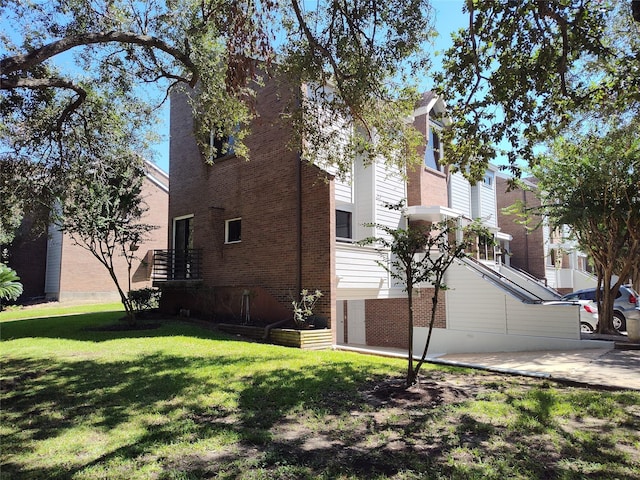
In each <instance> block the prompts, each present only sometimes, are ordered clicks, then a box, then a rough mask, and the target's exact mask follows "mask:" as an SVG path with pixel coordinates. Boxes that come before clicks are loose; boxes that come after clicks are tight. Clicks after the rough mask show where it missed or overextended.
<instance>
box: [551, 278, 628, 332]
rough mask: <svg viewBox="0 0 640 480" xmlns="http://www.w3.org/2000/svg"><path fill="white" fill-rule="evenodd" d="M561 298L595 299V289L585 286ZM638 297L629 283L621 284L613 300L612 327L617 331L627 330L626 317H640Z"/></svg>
mask: <svg viewBox="0 0 640 480" xmlns="http://www.w3.org/2000/svg"><path fill="white" fill-rule="evenodd" d="M561 300H591V301H593V302H595V300H596V289H595V288H585V289H584V290H576V291H575V292H572V293H568V294H567V295H565V296H564V297H562V298H561ZM638 307H640V298H639V296H638V292H636V291H635V290H634V289H633V287H632V286H631V285H622V286H621V287H620V290H618V295H617V296H616V299H615V301H614V302H613V328H615V329H616V331H618V332H626V331H627V318H640V310H639V309H638Z"/></svg>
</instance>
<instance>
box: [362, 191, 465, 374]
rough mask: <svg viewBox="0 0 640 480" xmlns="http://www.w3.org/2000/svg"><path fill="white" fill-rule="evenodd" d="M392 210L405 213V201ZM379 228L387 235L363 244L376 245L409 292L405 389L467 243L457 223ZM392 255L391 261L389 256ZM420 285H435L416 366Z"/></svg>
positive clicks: (387, 266)
mask: <svg viewBox="0 0 640 480" xmlns="http://www.w3.org/2000/svg"><path fill="white" fill-rule="evenodd" d="M385 206H386V207H387V208H389V209H391V210H400V211H403V210H404V202H400V203H398V204H386V205H385ZM370 226H373V227H376V228H377V229H380V230H381V231H382V232H383V233H384V235H383V236H379V237H368V238H366V239H364V240H362V241H361V242H359V243H360V244H361V245H375V246H376V249H377V250H378V251H379V252H380V253H381V254H382V255H383V257H384V258H385V261H378V264H379V265H380V266H381V267H382V268H384V269H385V270H386V271H387V272H389V274H390V275H391V277H392V278H394V279H396V280H398V281H399V282H401V283H402V284H403V285H404V291H406V292H407V304H408V322H409V325H408V327H409V338H408V340H407V360H408V363H407V377H406V386H407V387H409V386H411V385H413V384H415V383H416V381H417V378H418V374H419V373H420V368H421V367H422V365H423V363H424V361H425V359H426V356H427V351H428V349H429V343H430V342H431V333H432V331H433V325H434V322H435V319H436V311H437V307H438V297H439V293H440V291H443V290H446V289H447V285H446V284H445V283H444V275H445V273H446V272H447V270H448V268H449V267H450V266H451V264H452V263H453V261H454V260H455V259H456V258H461V257H463V256H464V255H465V253H464V250H465V248H466V246H467V245H466V243H465V242H458V241H456V231H457V230H458V226H457V221H456V220H446V221H442V222H438V223H433V224H430V225H428V226H427V225H424V224H410V223H409V224H408V225H407V226H406V227H398V228H392V227H389V226H388V225H384V224H371V225H370ZM387 255H390V258H389V259H388V261H387V260H386V256H387ZM420 284H430V285H431V286H433V289H434V291H433V297H432V300H431V315H430V318H429V330H428V334H427V340H426V342H425V346H424V350H423V352H422V356H421V358H420V360H419V361H418V362H417V363H416V364H415V367H414V363H413V358H414V355H413V328H414V298H413V294H414V288H416V287H417V286H419V285H420Z"/></svg>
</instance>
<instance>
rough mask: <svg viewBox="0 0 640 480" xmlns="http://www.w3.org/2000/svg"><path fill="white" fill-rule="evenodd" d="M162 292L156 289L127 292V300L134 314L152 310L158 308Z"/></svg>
mask: <svg viewBox="0 0 640 480" xmlns="http://www.w3.org/2000/svg"><path fill="white" fill-rule="evenodd" d="M161 294H162V292H161V291H160V290H158V289H157V288H141V289H139V290H131V291H130V292H129V300H131V304H132V306H133V309H134V310H135V311H136V312H144V311H148V310H153V309H155V308H158V307H159V306H160V295H161Z"/></svg>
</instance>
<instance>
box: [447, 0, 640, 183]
mask: <svg viewBox="0 0 640 480" xmlns="http://www.w3.org/2000/svg"><path fill="white" fill-rule="evenodd" d="M465 11H466V12H467V13H468V16H469V26H468V28H466V29H463V30H460V31H459V32H457V33H456V34H455V35H454V38H453V40H454V43H453V46H452V47H451V49H449V50H448V51H447V52H446V54H445V59H444V61H443V71H442V72H441V73H440V74H438V75H436V84H437V88H436V90H437V91H438V93H439V94H441V95H444V96H445V97H446V98H447V99H448V102H447V103H448V107H449V114H450V116H451V119H452V122H451V125H450V126H449V127H448V128H447V129H446V131H445V132H444V139H445V141H446V142H448V148H447V160H448V161H449V162H450V163H453V164H456V165H458V166H459V167H460V168H461V170H462V171H463V172H465V173H467V174H468V175H469V176H470V177H473V178H476V179H478V178H481V176H482V175H483V173H484V171H485V169H486V166H487V162H489V161H491V160H492V159H494V158H495V157H496V156H498V155H502V154H506V155H507V157H508V159H509V162H510V165H511V167H512V170H513V171H514V172H515V173H519V167H518V164H517V163H516V162H521V161H524V162H525V163H527V162H529V163H533V161H534V158H535V152H534V148H535V147H536V145H539V144H540V143H541V142H543V141H545V140H547V139H552V138H554V137H555V136H557V135H558V134H559V133H560V132H562V131H563V129H564V128H566V127H568V126H571V125H573V124H576V123H580V122H581V121H582V120H584V119H585V116H586V117H588V118H591V117H601V118H606V117H607V116H608V115H610V114H612V113H618V114H621V113H624V112H627V113H628V116H629V117H633V116H635V115H637V114H638V112H639V110H640V108H639V107H640V74H639V72H638V61H637V55H638V52H639V51H640V24H638V23H637V22H635V23H634V21H633V19H632V17H631V9H630V3H629V2H626V1H608V0H535V1H534V0H531V1H505V0H487V1H482V2H480V1H477V0H467V1H466V2H465Z"/></svg>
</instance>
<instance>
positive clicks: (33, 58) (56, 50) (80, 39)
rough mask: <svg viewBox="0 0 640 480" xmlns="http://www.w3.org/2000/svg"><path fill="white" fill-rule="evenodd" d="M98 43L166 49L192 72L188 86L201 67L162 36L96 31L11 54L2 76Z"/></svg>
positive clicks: (3, 62)
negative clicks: (74, 49)
mask: <svg viewBox="0 0 640 480" xmlns="http://www.w3.org/2000/svg"><path fill="white" fill-rule="evenodd" d="M97 43H124V44H131V45H140V46H143V47H147V48H151V49H157V50H161V51H163V52H165V53H166V54H168V55H170V56H171V57H173V58H174V59H175V60H177V61H178V62H180V63H181V64H182V65H183V66H184V67H185V68H186V69H187V70H189V71H190V72H191V78H190V79H187V78H183V79H182V81H184V82H185V83H188V84H189V86H191V87H194V86H195V84H196V83H197V81H198V78H199V75H198V69H197V67H196V65H195V64H194V63H193V62H192V61H191V58H189V56H188V55H186V54H185V53H183V52H182V51H181V50H178V49H177V48H175V47H172V46H171V45H169V44H167V43H166V42H164V41H163V40H160V39H159V38H156V37H152V36H150V35H139V34H137V33H134V32H97V33H83V34H79V35H74V36H71V37H66V38H63V39H61V40H57V41H55V42H51V43H49V44H47V45H43V46H42V47H40V48H37V49H35V50H33V51H32V52H29V53H27V54H24V55H14V56H12V57H5V58H3V59H2V60H0V71H1V72H2V75H3V77H5V78H6V77H7V76H8V75H9V74H11V73H16V72H20V71H25V70H28V69H30V68H33V67H35V66H37V65H40V64H41V63H43V62H44V61H46V60H48V59H50V58H52V57H55V56H56V55H59V54H61V53H63V52H66V51H68V50H70V49H72V48H74V47H79V46H83V45H93V44H97Z"/></svg>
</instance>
